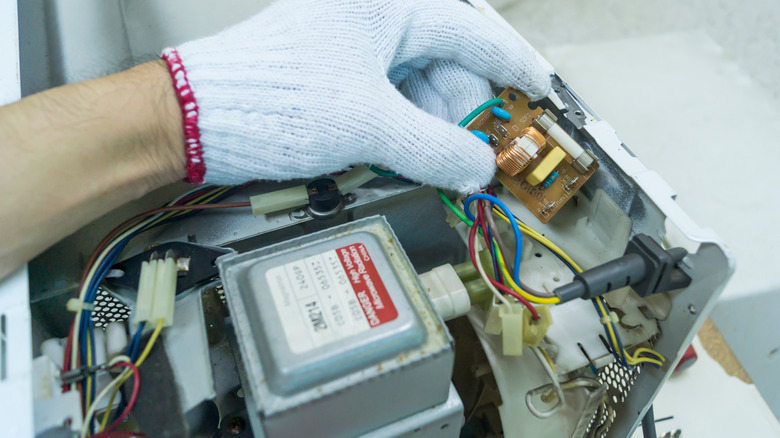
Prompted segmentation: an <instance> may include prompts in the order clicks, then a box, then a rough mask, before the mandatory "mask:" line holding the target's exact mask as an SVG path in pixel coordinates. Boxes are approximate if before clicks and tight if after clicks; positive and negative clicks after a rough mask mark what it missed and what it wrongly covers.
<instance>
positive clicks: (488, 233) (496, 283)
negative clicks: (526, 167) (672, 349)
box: [436, 98, 666, 368]
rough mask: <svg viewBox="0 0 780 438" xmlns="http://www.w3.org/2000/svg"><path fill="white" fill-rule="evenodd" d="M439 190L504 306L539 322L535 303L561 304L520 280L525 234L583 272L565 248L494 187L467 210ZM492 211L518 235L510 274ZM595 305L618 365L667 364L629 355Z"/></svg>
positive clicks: (597, 301) (654, 356) (647, 355)
mask: <svg viewBox="0 0 780 438" xmlns="http://www.w3.org/2000/svg"><path fill="white" fill-rule="evenodd" d="M503 105H504V101H503V99H500V98H496V99H491V100H488V101H487V102H485V103H483V104H482V105H480V106H479V107H477V108H476V109H475V110H474V111H472V112H471V113H469V115H467V116H466V117H465V118H464V119H463V120H462V121H461V122H460V123H458V126H461V127H465V126H467V125H468V124H469V123H471V121H472V120H474V119H475V118H476V117H477V116H478V115H480V114H481V113H482V112H483V111H485V110H487V109H488V108H490V107H492V106H503ZM436 190H437V192H438V194H439V197H440V198H441V200H442V201H443V202H444V204H445V205H447V207H449V208H450V210H452V212H453V213H454V214H455V215H456V216H457V217H458V218H459V219H460V220H461V221H463V222H464V223H465V224H466V225H468V226H469V227H471V230H470V233H469V240H468V243H469V252H470V255H471V259H472V262H473V263H474V266H475V267H476V268H477V270H478V271H479V273H480V276H481V277H482V279H483V280H484V281H485V283H487V284H488V287H489V289H490V290H491V291H492V292H493V294H494V295H496V296H497V298H499V300H500V302H501V303H503V304H507V300H506V298H505V297H503V296H501V294H500V293H499V290H500V291H501V292H504V293H507V294H509V295H511V296H513V297H515V298H516V299H517V300H518V301H520V302H521V303H523V304H524V305H525V306H526V307H527V308H528V310H529V311H530V312H531V315H532V318H533V319H534V320H536V319H538V318H539V315H538V313H537V312H536V309H534V307H533V304H531V303H537V304H558V303H560V299H559V298H558V297H556V296H555V295H554V294H544V293H541V292H538V291H533V290H532V289H531V288H529V287H527V286H525V285H523V284H522V282H521V281H520V259H521V257H522V236H521V232H523V233H525V234H527V235H528V236H530V237H531V238H533V239H534V240H536V241H537V242H539V243H540V244H542V245H543V246H544V247H546V248H547V249H548V250H550V252H552V253H553V254H554V255H555V256H556V257H557V258H558V259H559V260H560V261H561V262H563V264H564V265H566V267H567V268H569V270H571V271H572V272H573V273H581V272H582V268H580V267H579V265H577V263H575V262H574V260H572V259H571V257H569V256H568V255H567V254H566V253H565V252H564V251H563V250H562V249H561V248H559V247H558V246H557V245H555V244H554V243H553V242H551V241H550V240H549V239H547V238H546V237H544V236H542V235H541V234H540V233H538V232H537V231H535V230H533V229H532V228H531V227H529V226H528V225H526V224H525V223H523V222H522V221H521V220H519V219H518V218H517V217H516V216H515V215H514V214H512V212H511V211H510V210H509V208H508V207H507V206H506V205H505V204H504V203H503V202H501V201H500V200H499V199H498V198H496V197H495V196H494V194H493V193H492V187H489V188H488V193H477V194H474V195H471V196H469V197H468V198H466V200H465V201H464V203H463V211H461V210H460V209H459V208H458V207H456V206H455V204H453V203H452V201H450V200H449V198H447V196H446V195H445V194H444V192H443V191H442V190H441V189H436ZM475 200H477V201H478V202H479V208H478V209H477V216H474V214H473V213H472V212H471V211H470V208H469V207H470V206H471V203H472V202H473V201H475ZM464 212H465V214H464ZM488 212H492V213H493V214H495V215H496V216H498V217H499V218H500V219H502V220H503V221H505V222H507V223H508V224H510V225H511V227H512V231H513V233H514V236H515V260H514V265H513V272H512V273H510V272H509V270H508V269H507V265H506V261H505V260H504V255H503V254H504V253H505V252H506V250H505V249H502V248H503V247H504V245H503V242H502V241H501V237H500V236H499V235H498V233H497V232H494V231H493V230H492V229H493V228H495V227H494V226H492V224H491V222H492V218H490V215H489V213H488ZM477 230H479V232H480V233H481V234H482V235H483V237H484V239H485V244H486V248H487V249H488V250H489V252H490V255H491V257H492V259H493V264H494V267H496V268H497V269H494V271H495V272H496V278H495V279H492V278H489V277H488V276H487V275H486V274H485V272H484V268H483V267H482V265H481V261H480V259H479V257H478V255H477V254H476V250H475V246H476V243H477V239H476V238H475V236H476V231H477ZM496 231H497V230H496ZM502 278H503V280H504V281H505V282H506V283H508V286H509V287H507V286H506V285H504V284H502V283H501V279H502ZM592 302H593V306H594V307H595V308H596V312H597V313H598V315H599V318H600V322H601V324H602V326H603V327H604V332H605V333H606V335H607V341H608V343H609V345H610V349H611V350H612V354H613V356H614V357H615V360H616V361H617V362H618V363H620V364H622V365H623V366H625V367H627V368H630V367H632V366H635V365H638V364H640V363H649V364H652V365H654V366H656V367H661V366H663V362H664V361H665V360H666V359H665V358H664V357H663V356H662V355H661V354H660V353H658V352H656V351H654V350H652V349H650V348H645V347H640V348H636V349H635V350H634V352H633V354H631V353H628V352H627V351H626V350H625V348H624V346H623V341H622V340H621V338H620V334H619V333H618V330H617V326H616V325H615V323H616V321H617V316H616V315H615V314H614V313H613V312H610V311H608V310H607V305H606V302H605V301H604V299H603V298H602V297H597V298H594V299H592Z"/></svg>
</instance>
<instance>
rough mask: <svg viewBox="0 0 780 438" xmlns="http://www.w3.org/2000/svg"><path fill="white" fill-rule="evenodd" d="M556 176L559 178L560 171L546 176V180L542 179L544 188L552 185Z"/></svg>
mask: <svg viewBox="0 0 780 438" xmlns="http://www.w3.org/2000/svg"><path fill="white" fill-rule="evenodd" d="M556 178H558V172H553V173H551V174H549V175H548V176H547V178H545V179H544V181H542V188H543V189H546V188H547V187H550V186H551V185H552V183H553V181H555V179H556Z"/></svg>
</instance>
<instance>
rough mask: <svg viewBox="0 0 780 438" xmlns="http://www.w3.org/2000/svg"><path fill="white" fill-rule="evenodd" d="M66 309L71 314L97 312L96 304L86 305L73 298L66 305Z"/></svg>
mask: <svg viewBox="0 0 780 438" xmlns="http://www.w3.org/2000/svg"><path fill="white" fill-rule="evenodd" d="M65 308H66V309H68V310H69V311H71V312H81V311H82V310H89V311H92V310H95V304H94V303H85V302H82V301H81V300H80V299H78V298H71V299H69V300H68V302H67V303H66V304H65Z"/></svg>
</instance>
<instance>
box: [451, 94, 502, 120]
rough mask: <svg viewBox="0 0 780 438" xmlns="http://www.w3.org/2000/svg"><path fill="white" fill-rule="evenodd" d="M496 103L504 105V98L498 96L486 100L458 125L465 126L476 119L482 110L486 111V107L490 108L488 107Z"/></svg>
mask: <svg viewBox="0 0 780 438" xmlns="http://www.w3.org/2000/svg"><path fill="white" fill-rule="evenodd" d="M494 105H498V106H504V99H500V98H498V97H497V98H495V99H490V100H488V101H487V102H485V103H483V104H482V105H480V106H478V107H477V109H475V110H474V111H472V112H470V113H469V115H467V116H466V117H464V118H463V120H461V121H460V123H458V126H460V127H461V128H463V127H465V126H466V125H468V124H469V123H471V121H472V120H474V118H476V117H477V116H478V115H480V114H481V113H482V111H485V110H486V109H488V108H490V107H491V106H494Z"/></svg>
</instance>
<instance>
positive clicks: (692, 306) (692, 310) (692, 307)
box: [688, 304, 696, 315]
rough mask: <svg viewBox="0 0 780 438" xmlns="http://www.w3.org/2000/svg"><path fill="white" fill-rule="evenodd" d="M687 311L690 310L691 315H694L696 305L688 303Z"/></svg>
mask: <svg viewBox="0 0 780 438" xmlns="http://www.w3.org/2000/svg"><path fill="white" fill-rule="evenodd" d="M688 312H690V313H691V315H695V314H696V306H694V305H693V304H689V305H688Z"/></svg>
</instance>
